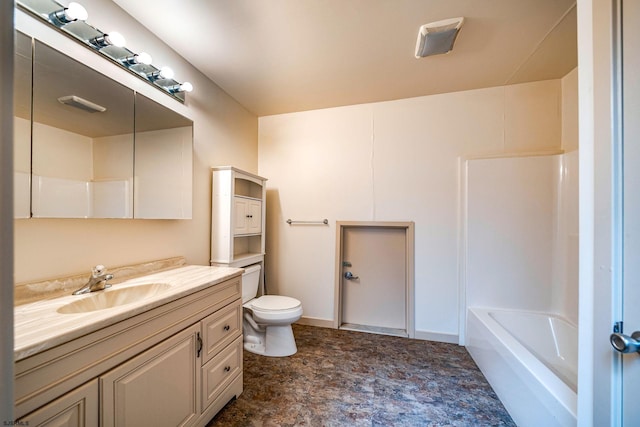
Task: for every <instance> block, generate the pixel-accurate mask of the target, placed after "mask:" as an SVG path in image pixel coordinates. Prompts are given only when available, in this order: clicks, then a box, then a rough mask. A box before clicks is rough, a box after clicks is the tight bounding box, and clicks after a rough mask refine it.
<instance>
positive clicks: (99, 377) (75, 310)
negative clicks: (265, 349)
mask: <svg viewBox="0 0 640 427" xmlns="http://www.w3.org/2000/svg"><path fill="white" fill-rule="evenodd" d="M241 274H242V269H238V268H230V267H204V266H185V267H180V268H175V269H171V270H167V271H162V272H158V273H153V274H150V275H147V276H144V277H138V278H135V279H130V280H127V281H125V282H123V283H120V284H117V285H114V286H112V287H111V288H109V289H107V290H104V291H99V292H94V293H91V294H87V295H81V296H71V295H68V296H63V297H59V298H54V299H49V300H43V301H38V302H35V303H30V304H25V305H20V306H17V307H16V308H15V328H16V333H15V360H16V363H15V375H16V379H15V399H16V405H15V417H16V420H17V421H21V422H25V423H27V422H28V425H31V426H41V425H43V426H53V425H55V426H71V425H74V426H76V425H85V426H97V425H99V426H116V425H117V426H141V425H154V426H162V425H167V426H169V425H171V426H174V425H180V426H192V425H193V426H204V425H206V424H207V423H208V422H209V421H210V420H211V418H212V417H213V416H214V415H215V414H216V413H217V412H218V411H219V410H220V409H222V407H223V406H224V405H225V404H226V403H227V402H228V401H229V400H231V399H232V398H233V397H237V396H239V395H240V394H241V393H242V326H241V325H242V323H241V322H242V321H241V315H242V306H241V292H242V289H241V280H242V279H241V278H242V276H241ZM109 293H112V294H113V295H115V297H114V298H105V295H106V296H107V297H109ZM90 298H94V300H91V301H89V302H91V303H92V304H89V303H85V301H83V300H84V299H90ZM98 298H101V301H102V302H100V301H99V300H98ZM105 301H106V302H105ZM96 307H98V309H96Z"/></svg>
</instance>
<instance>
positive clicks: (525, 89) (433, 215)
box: [259, 80, 562, 339]
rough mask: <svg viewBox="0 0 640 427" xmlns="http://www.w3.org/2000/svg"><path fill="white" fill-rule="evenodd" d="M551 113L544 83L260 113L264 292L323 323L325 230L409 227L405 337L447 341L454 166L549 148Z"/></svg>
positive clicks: (555, 130) (454, 306)
mask: <svg viewBox="0 0 640 427" xmlns="http://www.w3.org/2000/svg"><path fill="white" fill-rule="evenodd" d="M561 108H562V82H561V81H560V80H550V81H543V82H537V83H530V84H522V85H514V86H505V87H496V88H489V89H480V90H473V91H466V92H457V93H449V94H443V95H434V96H427V97H420V98H412V99H404V100H399V101H391V102H383V103H374V104H364V105H354V106H349V107H340V108H332V109H324V110H316V111H307V112H300V113H293V114H283V115H276V116H269V117H261V118H260V120H259V165H260V170H259V173H260V174H261V175H262V176H265V177H267V178H269V180H268V181H267V188H268V196H267V200H268V204H267V257H266V263H267V264H266V270H267V288H268V290H269V291H270V292H279V293H282V294H285V295H290V296H293V297H296V298H298V299H300V300H301V301H302V304H303V307H304V312H305V314H304V315H305V316H307V317H310V318H316V319H322V320H331V319H333V301H334V295H333V293H334V269H335V267H334V262H335V258H334V256H335V235H336V231H335V222H336V221H337V220H350V221H372V220H373V221H415V224H416V226H415V232H416V240H415V255H416V259H415V313H416V319H415V326H416V336H418V337H424V338H429V337H442V336H443V335H444V336H446V335H450V336H451V337H453V338H454V339H455V335H457V333H458V310H459V307H458V304H459V295H458V294H459V292H458V271H459V270H458V236H459V233H460V230H459V218H458V215H459V177H460V173H459V170H458V164H459V158H460V157H461V156H484V155H496V154H498V155H499V154H513V153H529V152H540V151H548V150H559V149H560V148H561V136H562V129H561V127H562V121H561ZM287 218H291V219H294V220H295V219H298V220H314V219H323V218H328V219H329V221H330V226H329V227H290V226H288V225H287V224H286V223H285V222H284V221H286V219H287Z"/></svg>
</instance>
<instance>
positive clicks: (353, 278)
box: [344, 271, 359, 280]
mask: <svg viewBox="0 0 640 427" xmlns="http://www.w3.org/2000/svg"><path fill="white" fill-rule="evenodd" d="M344 278H345V279H347V280H356V279H359V277H358V276H354V275H353V273H352V272H350V271H347V272H346V273H344Z"/></svg>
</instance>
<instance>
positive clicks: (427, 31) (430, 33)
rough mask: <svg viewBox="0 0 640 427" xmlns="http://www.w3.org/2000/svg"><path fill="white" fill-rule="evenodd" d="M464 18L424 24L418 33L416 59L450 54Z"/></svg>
mask: <svg viewBox="0 0 640 427" xmlns="http://www.w3.org/2000/svg"><path fill="white" fill-rule="evenodd" d="M463 22H464V18H462V17H460V18H452V19H445V20H443V21H438V22H432V23H430V24H424V25H423V26H421V27H420V30H419V31H418V40H417V41H416V58H424V57H425V56H431V55H440V54H443V53H447V52H451V50H452V49H453V44H454V43H455V42H456V38H457V37H458V33H459V32H460V27H462V23H463Z"/></svg>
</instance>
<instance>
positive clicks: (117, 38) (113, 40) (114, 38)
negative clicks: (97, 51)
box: [105, 31, 127, 47]
mask: <svg viewBox="0 0 640 427" xmlns="http://www.w3.org/2000/svg"><path fill="white" fill-rule="evenodd" d="M105 39H106V40H107V42H108V43H109V44H111V45H113V46H116V47H123V46H124V45H125V44H127V41H126V40H125V38H124V36H123V35H122V34H120V33H119V32H117V31H111V32H110V33H109V34H105Z"/></svg>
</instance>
